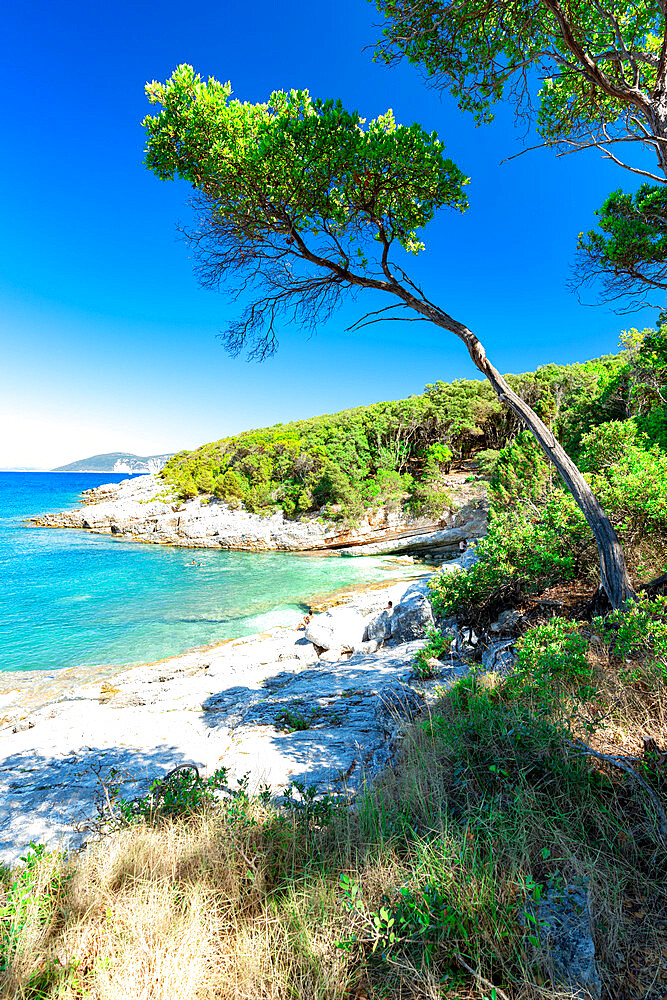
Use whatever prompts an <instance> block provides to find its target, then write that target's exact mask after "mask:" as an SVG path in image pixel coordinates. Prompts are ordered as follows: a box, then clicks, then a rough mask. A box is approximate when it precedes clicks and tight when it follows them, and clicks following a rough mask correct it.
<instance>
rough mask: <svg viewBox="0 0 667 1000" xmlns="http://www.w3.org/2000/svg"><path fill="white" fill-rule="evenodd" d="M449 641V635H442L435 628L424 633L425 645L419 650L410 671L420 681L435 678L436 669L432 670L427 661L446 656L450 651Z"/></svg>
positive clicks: (450, 639)
mask: <svg viewBox="0 0 667 1000" xmlns="http://www.w3.org/2000/svg"><path fill="white" fill-rule="evenodd" d="M451 641H452V637H451V635H450V634H449V633H443V632H441V631H440V629H437V628H430V629H429V630H428V632H427V633H426V645H425V646H424V647H423V648H422V649H420V650H419V652H418V653H417V655H416V657H415V660H414V663H413V664H412V669H413V671H414V672H415V674H416V675H417V677H419V678H421V679H422V680H428V679H429V678H430V677H435V676H436V674H437V673H438V671H437V669H436V670H434V669H433V668H432V667H431V666H430V665H429V662H428V661H429V660H430V659H432V658H435V659H436V660H437V659H440V657H441V656H445V655H447V654H448V653H449V651H450V646H451Z"/></svg>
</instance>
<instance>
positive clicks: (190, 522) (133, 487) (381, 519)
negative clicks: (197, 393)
mask: <svg viewBox="0 0 667 1000" xmlns="http://www.w3.org/2000/svg"><path fill="white" fill-rule="evenodd" d="M468 478H469V477H468V476H467V474H466V471H465V470H464V471H462V472H460V473H456V474H452V475H451V476H450V477H449V479H448V480H447V482H446V485H447V487H448V489H449V490H450V492H451V497H452V500H451V506H450V508H449V509H448V510H445V511H443V512H442V514H441V515H439V516H437V517H429V516H424V515H414V514H412V513H410V512H409V511H407V510H404V509H403V508H401V506H400V505H391V504H386V505H385V506H383V507H379V508H375V509H368V510H366V511H365V512H364V514H363V516H362V517H361V518H360V520H359V522H358V523H356V524H355V525H349V524H346V523H344V522H341V521H335V520H332V519H331V517H330V516H325V514H324V511H323V510H322V511H316V512H313V513H311V514H307V515H304V516H303V517H301V518H299V519H298V520H289V519H288V518H286V517H285V515H284V513H283V511H282V510H274V511H272V512H263V513H261V514H254V513H252V512H250V511H247V510H245V509H244V508H243V507H238V508H231V507H230V506H229V505H228V504H226V503H224V502H222V501H219V500H216V499H215V498H214V497H212V496H208V495H206V496H197V497H193V498H192V499H190V500H185V501H181V500H179V499H178V498H177V497H176V496H175V495H174V493H173V490H172V489H171V488H170V487H169V486H168V485H167V484H165V483H164V481H163V480H161V479H160V478H159V477H158V476H156V475H141V476H135V477H134V478H132V479H128V480H123V481H121V482H120V483H108V484H102V485H101V486H99V487H97V488H95V489H93V490H88V491H86V492H84V493H83V494H82V495H81V498H80V501H79V506H78V507H76V508H73V509H69V510H64V511H55V512H51V513H45V514H41V515H36V516H33V517H30V518H28V519H26V522H27V523H28V524H32V525H34V526H36V527H54V528H73V529H84V530H86V531H90V532H93V533H95V534H103V535H113V536H115V537H117V538H120V539H124V540H126V541H132V542H143V543H149V544H157V545H173V546H181V547H186V548H212V549H230V550H236V551H250V552H266V551H286V552H294V553H297V552H300V553H304V554H307V553H320V554H322V553H324V552H331V553H332V554H339V555H347V556H358V555H392V554H401V553H403V554H410V555H420V554H424V553H429V554H438V555H440V556H441V557H442V558H443V559H451V558H454V557H455V556H456V554H457V552H458V545H459V542H461V541H462V540H464V539H471V538H473V539H476V538H479V537H480V536H481V535H484V534H485V533H486V520H487V505H486V493H485V489H484V487H483V485H482V484H480V483H477V482H475V483H474V484H473V483H469V482H468Z"/></svg>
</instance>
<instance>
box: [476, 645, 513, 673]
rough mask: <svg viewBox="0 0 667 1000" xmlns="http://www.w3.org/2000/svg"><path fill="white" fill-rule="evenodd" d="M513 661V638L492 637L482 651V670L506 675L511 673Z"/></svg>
mask: <svg viewBox="0 0 667 1000" xmlns="http://www.w3.org/2000/svg"><path fill="white" fill-rule="evenodd" d="M515 663H516V653H515V652H514V639H492V640H491V642H490V643H489V644H488V646H487V647H486V649H485V650H484V651H483V653H482V667H483V668H484V670H489V671H493V672H496V673H498V674H501V675H506V674H509V673H511V671H512V670H513V669H514V664H515Z"/></svg>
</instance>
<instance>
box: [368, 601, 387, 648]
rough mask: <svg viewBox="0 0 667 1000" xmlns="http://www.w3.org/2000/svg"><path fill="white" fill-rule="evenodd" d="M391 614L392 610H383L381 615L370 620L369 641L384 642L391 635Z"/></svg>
mask: <svg viewBox="0 0 667 1000" xmlns="http://www.w3.org/2000/svg"><path fill="white" fill-rule="evenodd" d="M391 616H392V612H391V611H390V610H389V609H386V610H385V611H381V612H380V614H379V615H376V616H375V617H374V618H371V620H370V621H369V622H368V625H367V626H366V633H365V634H366V636H367V637H368V640H367V641H369V642H378V643H381V642H384V641H385V639H388V638H389V636H390V635H391Z"/></svg>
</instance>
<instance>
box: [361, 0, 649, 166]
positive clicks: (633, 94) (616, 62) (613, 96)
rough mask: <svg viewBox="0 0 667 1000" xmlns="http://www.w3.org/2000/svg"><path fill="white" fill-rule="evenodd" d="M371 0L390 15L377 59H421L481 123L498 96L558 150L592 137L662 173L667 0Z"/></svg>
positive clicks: (606, 149) (609, 153)
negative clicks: (645, 156)
mask: <svg viewBox="0 0 667 1000" xmlns="http://www.w3.org/2000/svg"><path fill="white" fill-rule="evenodd" d="M376 2H377V6H378V9H379V10H380V11H381V12H382V13H383V14H384V15H385V17H386V19H387V21H386V26H385V29H384V38H383V40H382V41H381V42H380V44H379V46H378V55H379V56H380V58H382V59H384V60H385V61H386V62H389V63H391V62H393V61H395V60H397V59H401V58H403V57H405V58H407V59H408V60H409V61H410V62H412V63H415V64H417V65H418V66H420V67H421V68H422V69H423V70H424V71H425V72H426V74H427V75H428V77H429V78H430V79H431V81H432V82H433V83H434V85H435V86H437V87H438V88H440V89H443V90H449V91H450V92H451V93H452V94H453V95H454V96H455V97H456V99H457V100H458V102H459V105H460V107H461V108H463V109H464V110H466V111H470V112H472V113H473V115H474V116H475V118H476V120H477V121H478V122H486V121H489V120H490V119H491V118H492V117H493V115H492V110H491V108H492V105H493V104H494V102H495V101H497V100H499V99H501V98H503V97H504V98H506V99H509V100H511V101H512V102H513V103H514V105H515V107H516V109H517V113H518V114H519V115H520V116H525V117H527V118H529V119H532V120H534V121H535V125H536V127H537V131H538V133H539V134H540V135H541V136H542V138H543V139H544V142H545V144H546V145H549V146H556V147H559V149H560V152H561V153H563V152H568V151H573V150H577V149H585V148H589V147H591V146H594V147H597V148H598V149H600V150H601V151H602V153H603V155H604V156H605V157H607V158H608V159H611V160H613V161H614V162H615V163H618V164H619V165H620V166H622V167H626V168H627V169H629V170H632V171H633V172H634V173H637V174H641V175H642V176H645V177H648V178H650V179H653V180H655V181H658V182H659V183H666V182H667V34H666V32H665V12H666V11H667V3H666V2H665V0H659V2H655V0H653V2H651V0H633V2H632V3H629V2H623V0H593V2H591V0H568V2H566V3H564V2H561V0H496V2H495V3H489V2H488V0H449V2H448V0H376ZM538 81H541V85H540V86H539V89H538V92H537V95H536V96H537V98H538V101H537V105H538V106H537V107H535V100H534V97H535V95H534V91H535V90H536V89H537V88H536V84H537V83H538ZM624 143H628V144H634V146H633V148H639V149H648V150H650V151H651V153H652V154H653V155H654V156H655V157H656V160H657V168H658V171H659V173H657V174H656V173H653V172H652V171H649V170H647V169H645V168H644V165H643V163H641V162H635V163H628V162H626V161H625V160H624V159H621V158H620V156H619V155H617V153H616V152H615V151H614V150H615V149H616V148H617V147H618V145H619V144H621V145H622V144H624ZM612 147H614V148H612ZM636 159H637V161H640V157H637V158H636Z"/></svg>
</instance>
